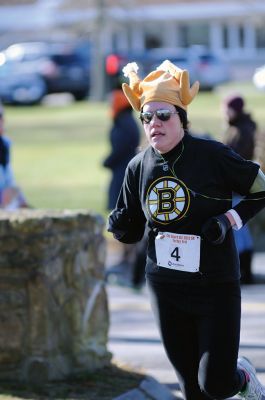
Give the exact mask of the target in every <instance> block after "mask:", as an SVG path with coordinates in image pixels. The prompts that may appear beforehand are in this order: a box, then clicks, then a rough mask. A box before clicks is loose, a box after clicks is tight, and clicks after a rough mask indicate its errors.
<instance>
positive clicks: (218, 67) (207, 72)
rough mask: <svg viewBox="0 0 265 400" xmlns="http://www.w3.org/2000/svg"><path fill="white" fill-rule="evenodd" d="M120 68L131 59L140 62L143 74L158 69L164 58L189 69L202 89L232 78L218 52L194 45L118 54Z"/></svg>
mask: <svg viewBox="0 0 265 400" xmlns="http://www.w3.org/2000/svg"><path fill="white" fill-rule="evenodd" d="M117 56H118V58H119V62H120V66H119V68H120V70H121V69H122V67H123V66H124V65H125V64H126V63H127V62H131V61H136V62H137V63H139V67H140V68H139V73H141V74H142V75H145V74H147V73H148V72H150V71H152V70H154V69H156V68H157V67H158V66H159V65H160V64H161V63H162V62H163V61H164V60H167V59H168V60H170V61H171V62H172V63H173V64H175V65H177V66H178V67H179V68H181V69H187V70H188V71H189V73H190V80H191V82H194V81H196V80H198V81H199V82H200V88H201V90H213V89H214V88H215V87H216V86H218V85H220V84H222V83H225V82H227V81H229V80H230V70H229V65H228V64H227V63H226V61H225V60H223V59H222V58H221V57H220V56H218V55H217V54H214V53H213V52H211V51H209V50H207V49H205V48H204V47H203V48H202V47H201V46H192V47H190V48H188V49H175V48H157V49H151V50H148V51H146V52H145V53H144V54H136V55H134V58H133V55H131V54H130V55H125V54H119V55H117Z"/></svg>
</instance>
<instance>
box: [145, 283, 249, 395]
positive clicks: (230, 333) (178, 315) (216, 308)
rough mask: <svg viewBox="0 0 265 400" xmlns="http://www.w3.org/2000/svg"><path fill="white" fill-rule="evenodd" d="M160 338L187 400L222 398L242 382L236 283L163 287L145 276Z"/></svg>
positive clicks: (237, 388) (232, 392) (236, 389)
mask: <svg viewBox="0 0 265 400" xmlns="http://www.w3.org/2000/svg"><path fill="white" fill-rule="evenodd" d="M147 286H148V288H149V292H150V295H151V304H152V308H153V311H154V314H155V317H156V319H157V322H158V326H159V329H160V333H161V338H162V341H163V344H164V347H165V350H166V353H167V356H168V358H169V360H170V362H171V363H172V365H173V367H174V369H175V371H176V373H177V376H178V380H179V384H180V387H181V390H182V393H183V395H184V399H185V400H206V399H226V398H228V397H232V396H233V395H235V394H236V393H238V392H239V391H240V390H241V389H242V387H243V384H244V375H243V373H242V371H238V370H237V357H238V348H239V340H240V319H241V294H240V285H239V282H230V283H218V284H216V283H215V284H213V283H211V284H210V283H202V282H198V283H185V284H180V283H179V284H176V283H163V282H159V283H158V282H154V281H152V280H151V279H150V278H148V276H147Z"/></svg>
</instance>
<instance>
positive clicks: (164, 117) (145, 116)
mask: <svg viewBox="0 0 265 400" xmlns="http://www.w3.org/2000/svg"><path fill="white" fill-rule="evenodd" d="M172 114H178V112H177V111H170V110H156V111H153V112H151V111H143V112H141V113H140V120H141V121H142V122H143V123H145V124H149V123H150V122H151V121H152V118H153V116H154V115H156V116H157V118H158V119H160V121H163V122H165V121H168V120H169V119H170V117H171V115H172Z"/></svg>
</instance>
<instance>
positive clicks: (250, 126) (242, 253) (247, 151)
mask: <svg viewBox="0 0 265 400" xmlns="http://www.w3.org/2000/svg"><path fill="white" fill-rule="evenodd" d="M224 112H225V119H226V122H227V129H226V132H225V136H224V143H225V144H227V145H228V146H230V147H231V148H232V149H233V150H234V151H235V152H237V153H238V154H239V155H240V156H241V157H243V158H244V159H246V160H253V158H254V152H255V146H256V134H257V124H256V122H255V121H254V120H253V118H252V117H251V115H250V114H249V113H247V112H246V111H245V101H244V99H243V97H241V96H238V95H232V96H229V97H228V98H227V99H225V102H224ZM238 199H239V197H238V196H235V200H234V201H235V202H236V201H238ZM234 234H235V240H236V246H237V249H238V253H239V259H240V270H241V283H245V284H249V283H252V282H253V274H252V256H253V251H254V249H253V247H254V245H253V240H252V236H251V232H250V230H249V227H248V225H245V226H244V227H243V228H242V229H239V230H238V231H235V232H234Z"/></svg>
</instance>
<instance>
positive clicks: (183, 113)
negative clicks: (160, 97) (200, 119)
mask: <svg viewBox="0 0 265 400" xmlns="http://www.w3.org/2000/svg"><path fill="white" fill-rule="evenodd" d="M174 107H175V108H176V110H177V112H178V115H179V119H180V121H181V123H182V126H183V129H184V131H187V130H188V128H189V121H188V116H187V113H186V111H185V110H183V108H181V107H178V106H174Z"/></svg>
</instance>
